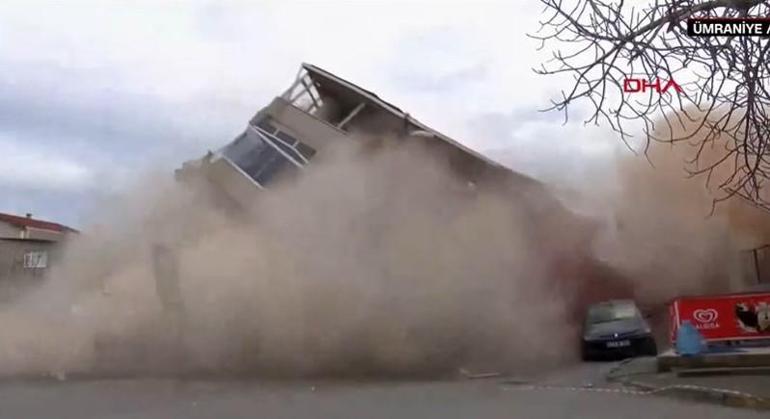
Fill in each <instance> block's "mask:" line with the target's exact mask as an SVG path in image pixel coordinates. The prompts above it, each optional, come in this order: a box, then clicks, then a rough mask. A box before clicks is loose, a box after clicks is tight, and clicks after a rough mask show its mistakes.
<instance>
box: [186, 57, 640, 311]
mask: <svg viewBox="0 0 770 419" xmlns="http://www.w3.org/2000/svg"><path fill="white" fill-rule="evenodd" d="M367 136H369V137H372V136H382V137H387V138H392V139H395V141H402V142H408V143H420V145H422V146H423V148H425V149H426V150H427V151H428V152H429V153H430V154H432V155H433V154H435V155H438V156H441V158H442V159H443V160H444V161H445V162H447V163H448V166H449V168H450V169H451V171H452V172H453V174H454V175H456V176H457V177H458V178H459V179H461V180H462V181H463V183H466V184H467V185H469V186H470V187H471V189H473V190H484V189H485V188H495V189H499V188H505V189H506V190H507V191H508V192H509V193H510V196H511V197H512V199H515V200H516V203H517V205H518V206H520V207H521V209H522V211H524V212H525V213H526V214H528V215H527V217H528V219H530V220H531V222H529V223H528V225H526V226H524V227H523V228H526V229H527V234H528V235H529V237H531V238H532V239H533V240H532V242H533V243H536V244H537V246H538V247H542V253H543V255H544V257H546V258H548V257H549V256H545V255H556V256H554V257H553V260H550V259H549V263H548V264H549V265H550V266H552V270H553V273H552V276H553V277H554V280H555V281H562V280H567V281H573V282H582V285H578V287H579V288H581V289H582V291H580V292H581V293H582V292H585V293H587V294H590V295H585V296H578V297H577V299H578V300H581V301H585V300H596V299H598V298H602V297H603V296H604V297H606V296H612V297H617V296H629V293H630V292H632V290H630V289H629V287H628V286H627V285H626V282H625V281H618V277H617V275H616V274H615V273H614V272H612V270H611V269H608V268H606V267H604V266H602V265H601V264H598V263H596V262H595V261H594V260H593V258H592V257H591V256H590V254H589V252H590V250H588V249H589V248H590V245H589V242H590V241H591V240H592V237H593V235H594V231H595V226H594V225H593V224H592V223H590V222H588V221H587V220H583V219H580V218H579V217H578V216H576V215H575V214H572V213H571V212H570V211H568V210H567V209H566V208H565V207H564V206H562V205H561V203H560V202H559V201H558V200H557V199H556V198H555V197H554V196H552V195H551V194H550V192H549V191H548V190H547V189H546V187H545V185H543V184H542V183H541V182H539V181H537V180H535V179H532V178H530V177H528V176H526V175H523V174H521V173H518V172H515V171H513V170H511V169H509V168H507V167H505V166H502V165H501V164H499V163H497V162H495V161H493V160H491V159H489V158H487V157H485V156H483V155H481V154H480V153H477V152H475V151H473V150H471V149H469V148H467V147H465V146H463V145H462V144H460V143H459V142H457V141H455V140H453V139H451V138H449V137H448V136H446V135H444V134H442V133H440V132H438V131H436V130H434V129H432V128H430V127H428V126H427V125H425V124H423V123H421V122H420V121H418V120H416V119H414V118H413V117H411V116H410V115H409V113H407V112H404V111H403V110H401V109H399V108H398V107H396V106H394V105H392V104H390V103H388V102H386V101H384V100H382V99H381V98H380V97H378V96H377V95H376V94H374V93H372V92H370V91H368V90H366V89H363V88H361V87H359V86H357V85H355V84H353V83H351V82H349V81H346V80H344V79H342V78H340V77H338V76H336V75H334V74H332V73H330V72H328V71H326V70H323V69H321V68H319V67H316V66H314V65H311V64H302V66H301V68H300V71H299V73H298V75H297V78H296V80H295V81H294V83H293V84H292V85H291V86H290V87H289V88H288V89H287V90H286V91H285V92H284V93H283V94H282V95H280V96H278V97H276V98H275V99H273V101H272V102H271V103H270V104H269V105H268V106H266V107H264V108H263V109H261V110H260V111H258V112H257V113H256V115H255V116H254V117H253V118H252V119H251V120H250V121H249V123H248V126H247V127H246V130H245V131H244V132H243V133H242V134H241V135H239V136H238V137H237V138H235V139H234V140H233V141H232V142H230V143H229V144H227V145H226V146H224V147H223V148H221V149H220V150H218V151H216V152H209V153H207V154H206V156H204V157H203V158H201V159H198V160H194V161H190V162H186V163H184V165H183V167H182V168H181V169H179V170H177V172H176V176H177V179H181V180H185V181H186V180H196V181H200V180H201V179H202V180H203V181H204V182H205V183H207V184H208V185H209V186H210V187H209V188H207V190H209V191H214V193H217V194H218V195H219V196H223V195H224V196H225V197H226V198H228V200H229V201H232V202H235V203H236V204H238V203H244V202H246V201H248V200H249V199H250V198H251V197H253V196H254V193H255V192H256V191H258V190H261V189H263V188H269V187H271V186H272V185H273V184H274V183H278V182H281V181H282V180H283V179H287V178H291V177H292V176H294V175H295V174H298V173H301V172H303V171H306V170H308V169H312V167H311V166H312V161H314V159H321V158H322V157H323V155H324V153H325V152H326V151H327V150H329V149H330V148H332V146H334V145H339V144H340V143H344V142H351V143H356V142H357V141H360V140H361V138H364V137H367ZM309 164H311V166H308V165H309ZM308 171H309V170H308ZM564 231H570V232H572V234H570V235H569V237H566V235H564V234H561V233H563V232H564ZM578 277H580V278H582V279H579V280H578ZM597 281H598V282H597ZM599 283H601V285H598V284H599ZM597 292H601V294H603V295H599V294H597Z"/></svg>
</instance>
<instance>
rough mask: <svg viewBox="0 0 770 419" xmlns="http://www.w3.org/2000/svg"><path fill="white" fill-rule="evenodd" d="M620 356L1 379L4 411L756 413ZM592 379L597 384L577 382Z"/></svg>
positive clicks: (174, 414) (158, 414)
mask: <svg viewBox="0 0 770 419" xmlns="http://www.w3.org/2000/svg"><path fill="white" fill-rule="evenodd" d="M612 366H613V365H612V364H581V365H576V366H574V367H571V368H566V369H564V370H562V371H560V372H558V373H551V374H547V375H545V376H543V377H539V378H538V379H537V382H538V385H535V386H533V385H513V384H508V385H506V384H503V383H501V381H500V380H491V379H490V380H469V381H434V382H363V383H362V382H359V383H356V382H328V381H327V382H322V381H302V382H297V381H293V382H261V381H173V380H112V381H95V380H91V381H63V382H52V381H48V382H31V381H27V382H20V381H4V382H2V383H0V418H13V419H17V418H53V417H56V418H61V419H67V418H73V419H74V418H77V419H83V418H100V419H101V418H104V419H109V418H144V419H155V418H157V419H161V418H162V419H170V418H217V419H220V418H223V419H224V418H254V417H266V418H267V417H269V418H322V417H330V418H345V417H350V418H358V417H361V418H363V417H366V418H394V417H403V418H420V419H425V418H442V419H447V418H525V419H536V418H590V419H601V418H612V419H617V418H621V417H622V418H683V417H698V418H744V417H745V418H751V417H757V418H759V417H767V416H766V415H767V412H755V411H750V410H739V409H733V408H728V407H722V406H718V405H713V404H701V403H695V402H687V401H678V400H674V399H669V398H664V397H654V396H641V395H634V394H628V393H626V392H623V391H620V388H619V387H614V388H611V389H610V390H611V391H608V390H605V389H604V384H603V378H602V376H603V374H604V372H606V371H607V370H608V369H609V368H611V367H612ZM589 383H593V384H594V387H593V388H582V389H581V388H579V387H582V386H584V385H587V384H589Z"/></svg>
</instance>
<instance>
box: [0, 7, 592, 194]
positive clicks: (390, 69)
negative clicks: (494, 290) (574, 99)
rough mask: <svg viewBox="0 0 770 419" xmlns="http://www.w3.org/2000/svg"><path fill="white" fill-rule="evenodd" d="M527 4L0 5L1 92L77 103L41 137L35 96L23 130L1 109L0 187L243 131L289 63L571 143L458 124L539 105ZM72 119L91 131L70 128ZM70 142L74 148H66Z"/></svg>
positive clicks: (507, 142)
mask: <svg viewBox="0 0 770 419" xmlns="http://www.w3.org/2000/svg"><path fill="white" fill-rule="evenodd" d="M539 11H540V8H539V4H538V2H536V1H531V0H526V1H525V0H520V1H502V2H484V1H481V2H479V1H473V2H471V1H467V2H457V1H395V2H394V1H388V2H370V1H365V2H363V1H362V2H352V1H343V0H338V1H303V2H292V1H280V2H278V1H276V2H265V1H263V2H253V1H185V2H182V1H156V0H152V1H150V0H143V1H131V2H128V1H117V0H116V1H110V2H104V1H96V0H92V1H87V0H72V1H68V2H50V1H46V2H43V1H40V2H35V1H28V0H25V1H12V0H7V1H3V2H2V3H0V64H4V65H0V94H2V93H3V88H4V85H5V86H12V87H13V91H14V92H17V93H18V95H17V97H16V99H14V100H18V101H24V100H27V101H33V100H34V101H37V102H40V101H41V100H45V101H47V102H50V103H55V104H57V106H56V107H52V108H45V109H44V111H45V112H52V113H57V114H58V113H61V112H72V113H77V115H71V116H72V118H70V115H67V116H66V119H67V121H70V123H71V125H77V126H65V127H63V128H60V129H71V130H73V131H76V132H64V133H63V138H62V139H61V140H59V141H51V140H50V132H49V133H45V135H47V136H48V137H47V138H36V137H35V135H38V134H39V133H36V132H32V131H33V128H35V127H45V126H47V125H50V119H51V118H52V117H54V116H55V115H50V114H38V113H36V112H39V108H40V106H37V105H36V106H29V107H28V108H29V109H30V111H29V115H26V116H25V118H23V119H24V120H25V121H26V124H27V125H25V126H24V127H21V128H20V127H18V126H15V127H13V130H11V129H10V128H9V127H8V126H7V125H6V124H11V123H14V121H4V120H3V119H2V116H1V115H0V136H1V135H5V137H0V147H4V148H1V149H0V156H2V157H0V159H1V160H2V161H3V162H6V163H7V162H10V164H11V166H9V167H11V168H12V169H9V170H4V171H3V173H2V174H0V182H1V183H3V184H12V183H13V184H15V185H17V186H18V185H26V187H43V186H45V185H47V186H48V187H56V188H59V189H73V188H74V189H77V188H81V189H82V190H86V189H88V188H96V189H98V188H100V187H103V185H104V184H105V183H106V182H98V183H95V181H94V179H95V178H99V179H103V178H105V177H111V178H114V179H119V178H121V175H120V174H122V173H130V172H131V171H132V170H134V171H135V170H139V169H140V166H142V165H143V164H146V163H143V162H142V160H143V159H146V160H153V159H154V160H157V159H158V158H160V157H162V158H165V159H178V160H179V162H181V161H182V160H184V159H186V158H189V157H191V156H190V155H188V154H184V153H189V152H190V150H192V149H193V148H196V149H197V148H200V153H201V154H203V153H204V152H205V150H206V148H211V147H216V146H218V145H221V144H223V143H225V142H226V141H228V140H229V139H230V138H231V137H232V136H233V135H234V134H235V133H236V132H237V131H238V130H240V129H242V127H243V125H244V124H245V123H246V121H247V120H248V118H249V117H250V116H251V115H252V114H253V112H255V111H256V110H257V109H259V108H260V107H262V106H263V105H265V104H266V103H267V102H268V101H269V100H270V99H272V97H273V96H274V95H276V94H278V93H280V91H281V90H282V89H283V88H284V87H286V86H288V84H289V83H290V82H291V81H292V79H293V77H294V75H295V73H296V70H297V68H298V65H299V64H300V63H301V62H303V61H306V62H312V63H314V64H317V65H320V66H321V67H324V68H327V69H328V70H330V71H333V72H335V73H336V74H339V75H340V76H342V77H345V78H347V79H349V80H351V81H353V82H355V83H357V84H360V85H362V86H365V87H366V88H368V89H370V90H372V91H374V92H376V93H377V94H379V95H380V96H381V97H383V98H384V99H386V100H388V101H391V102H393V103H395V104H397V105H398V106H400V107H402V108H404V109H405V110H406V111H408V112H410V113H411V114H412V115H413V116H415V117H417V118H419V119H421V120H422V121H423V122H426V123H428V124H430V125H432V126H434V127H435V128H437V129H439V130H441V131H444V132H445V133H447V134H449V135H450V136H453V137H455V138H457V139H458V140H461V141H463V142H465V143H466V144H468V145H469V146H471V147H474V148H479V149H493V150H516V149H521V148H525V147H526V148H531V145H532V142H533V141H535V138H537V137H538V136H541V135H549V136H550V135H558V136H564V137H574V138H578V137H579V135H578V134H579V132H580V129H581V128H580V127H579V126H576V125H569V126H567V127H556V125H555V124H554V123H553V122H552V121H540V122H537V123H535V125H531V124H530V125H527V124H524V125H522V126H521V127H520V128H519V129H518V130H516V131H515V132H513V131H512V132H510V133H509V134H510V135H503V136H483V135H481V134H480V133H479V132H478V130H477V127H476V126H474V124H473V122H474V121H476V120H477V119H478V118H479V117H480V116H482V115H487V114H494V113H499V114H503V115H507V114H510V113H511V112H512V111H514V110H518V109H532V110H535V109H539V108H543V107H545V106H547V105H548V99H549V97H553V96H556V93H557V92H558V90H559V89H558V87H559V86H562V85H561V84H560V82H559V79H554V78H544V77H540V76H537V75H535V74H534V73H533V72H532V70H531V68H532V67H535V66H537V65H538V63H539V62H540V60H541V59H543V58H545V57H546V55H545V54H543V53H538V52H537V51H535V47H536V46H537V42H535V41H532V40H531V39H528V38H527V37H526V35H525V33H526V32H532V31H534V30H536V29H537V20H538V17H539ZM563 86H567V84H566V83H565V84H564V85H563ZM25 92H26V93H27V94H26V95H25ZM41 92H42V93H41ZM0 99H1V98H0ZM37 102H36V103H37ZM0 105H2V100H0ZM21 105H23V104H21V103H20V104H19V106H18V107H16V108H18V109H26V108H25V107H24V106H21ZM11 106H13V104H11ZM535 119H536V118H535ZM72 121H74V122H72ZM515 123H520V121H517V122H515ZM83 125H91V130H92V131H94V132H91V133H89V132H81V131H82V128H83ZM30 127H32V128H30ZM552 127H556V128H552ZM97 128H98V130H97ZM25 130H26V131H25ZM142 130H146V131H152V135H150V134H147V135H146V136H143V133H142ZM543 133H545V134H543ZM118 134H120V135H118ZM89 135H90V137H89V138H86V137H88V136H89ZM159 136H161V137H162V136H167V138H165V137H164V138H163V139H162V140H161V139H158V137H159ZM144 137H146V138H144ZM18 138H24V142H23V143H22V142H19V141H18V140H17V139H18ZM74 139H77V141H76V140H74ZM138 144H140V145H141V147H140V146H138ZM73 145H77V149H78V150H80V151H82V152H84V153H86V152H87V153H89V154H88V155H87V156H86V155H82V156H81V155H76V154H74V153H71V152H66V151H67V150H69V149H71V148H72V147H73ZM551 147H552V148H553V150H552V151H551V153H552V154H556V155H561V154H563V153H561V152H560V151H559V150H560V148H562V147H563V145H562V144H557V143H554V142H548V143H538V149H542V150H544V151H543V153H545V154H548V153H549V151H548V150H549V149H550V148H551ZM573 148H574V150H576V152H578V153H582V152H583V151H586V152H587V153H589V154H590V153H593V152H594V151H592V150H591V147H588V148H586V149H585V150H584V148H583V147H573ZM176 150H180V151H179V152H178V153H177V152H176ZM175 153H176V154H175ZM140 157H141V158H140ZM574 158H579V157H574ZM529 164H533V165H536V164H538V161H537V160H531V161H530V162H529ZM168 166H173V164H172V163H169V164H168Z"/></svg>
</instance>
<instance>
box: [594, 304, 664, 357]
mask: <svg viewBox="0 0 770 419" xmlns="http://www.w3.org/2000/svg"><path fill="white" fill-rule="evenodd" d="M657 354H658V348H657V345H656V344H655V338H654V337H653V335H652V331H651V329H650V325H649V324H648V323H647V321H646V320H645V319H644V316H643V315H642V313H641V312H640V311H639V308H638V307H637V306H636V304H635V303H634V302H633V301H631V300H611V301H605V302H602V303H598V304H594V305H592V306H590V307H589V308H588V314H587V315H586V319H585V323H584V326H583V338H582V343H581V355H582V358H583V360H586V361H588V360H593V359H597V358H630V357H635V356H655V355H657Z"/></svg>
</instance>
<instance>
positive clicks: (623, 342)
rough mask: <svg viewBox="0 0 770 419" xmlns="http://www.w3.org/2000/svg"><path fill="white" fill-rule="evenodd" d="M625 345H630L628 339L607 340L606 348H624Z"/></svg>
mask: <svg viewBox="0 0 770 419" xmlns="http://www.w3.org/2000/svg"><path fill="white" fill-rule="evenodd" d="M626 346H631V341H630V340H627V339H626V340H616V341H613V342H607V347H608V348H624V347H626Z"/></svg>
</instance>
